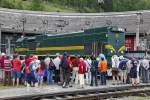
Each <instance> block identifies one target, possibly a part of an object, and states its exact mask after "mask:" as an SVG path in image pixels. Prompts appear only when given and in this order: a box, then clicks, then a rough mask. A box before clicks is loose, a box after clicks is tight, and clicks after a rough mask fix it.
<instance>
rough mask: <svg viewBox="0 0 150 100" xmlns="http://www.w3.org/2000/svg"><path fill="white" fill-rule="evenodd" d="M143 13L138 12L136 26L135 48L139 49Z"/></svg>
mask: <svg viewBox="0 0 150 100" xmlns="http://www.w3.org/2000/svg"><path fill="white" fill-rule="evenodd" d="M141 15H142V14H141V13H137V28H136V44H135V50H138V49H139V36H140V24H141Z"/></svg>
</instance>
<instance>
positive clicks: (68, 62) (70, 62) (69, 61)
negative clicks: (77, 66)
mask: <svg viewBox="0 0 150 100" xmlns="http://www.w3.org/2000/svg"><path fill="white" fill-rule="evenodd" d="M67 64H68V68H69V69H71V68H72V61H71V59H67Z"/></svg>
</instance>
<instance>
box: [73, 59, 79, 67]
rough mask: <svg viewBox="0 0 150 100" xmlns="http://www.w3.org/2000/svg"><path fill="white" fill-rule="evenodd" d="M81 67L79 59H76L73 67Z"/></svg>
mask: <svg viewBox="0 0 150 100" xmlns="http://www.w3.org/2000/svg"><path fill="white" fill-rule="evenodd" d="M78 66H79V59H78V58H75V59H73V60H72V67H78Z"/></svg>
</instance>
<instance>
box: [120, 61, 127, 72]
mask: <svg viewBox="0 0 150 100" xmlns="http://www.w3.org/2000/svg"><path fill="white" fill-rule="evenodd" d="M126 63H127V61H126V60H123V61H121V62H120V63H119V68H120V69H121V70H126V69H127V65H126Z"/></svg>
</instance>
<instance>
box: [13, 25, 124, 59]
mask: <svg viewBox="0 0 150 100" xmlns="http://www.w3.org/2000/svg"><path fill="white" fill-rule="evenodd" d="M124 45H125V31H124V29H122V28H118V27H115V26H113V27H101V28H91V29H86V30H84V31H81V32H73V33H63V34H55V35H37V36H35V37H28V38H27V37H24V38H19V39H18V40H17V41H16V49H15V50H16V52H18V53H19V54H21V55H25V54H29V53H30V54H34V55H38V56H45V55H47V54H49V55H52V56H55V54H56V53H60V54H63V53H64V52H67V53H68V54H69V55H84V56H85V55H94V56H98V55H99V54H100V53H103V54H105V55H106V57H108V58H110V56H112V55H114V54H117V55H120V54H122V53H124V51H125V46H124Z"/></svg>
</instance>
